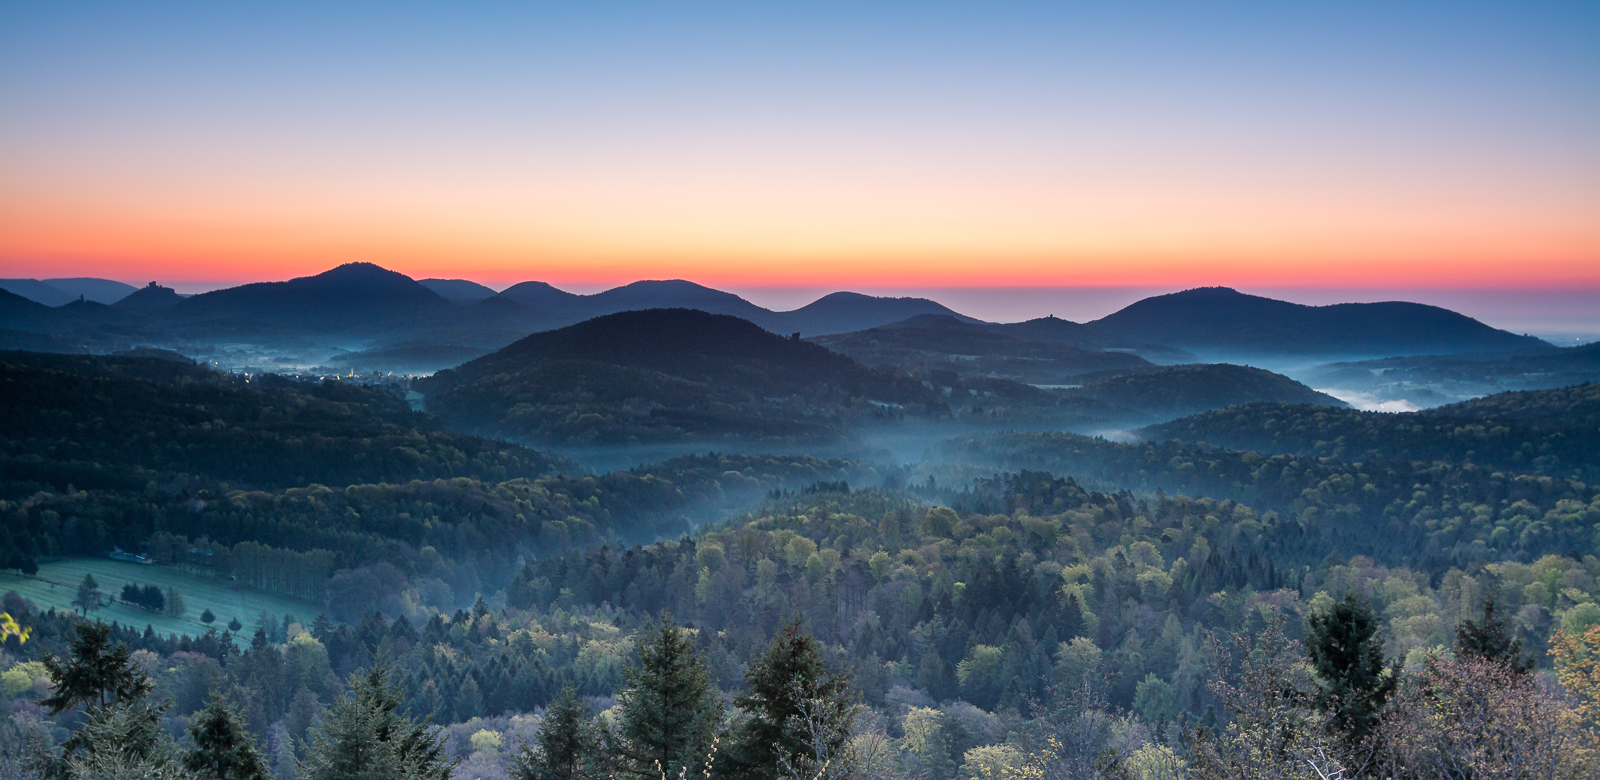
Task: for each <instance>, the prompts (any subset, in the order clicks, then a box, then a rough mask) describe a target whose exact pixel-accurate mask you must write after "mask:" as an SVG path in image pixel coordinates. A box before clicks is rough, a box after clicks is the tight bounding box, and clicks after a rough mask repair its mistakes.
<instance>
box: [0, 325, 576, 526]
mask: <svg viewBox="0 0 1600 780" xmlns="http://www.w3.org/2000/svg"><path fill="white" fill-rule="evenodd" d="M0 383H3V384H4V386H5V387H6V392H5V393H4V394H3V395H0V484H3V485H4V490H3V492H4V493H5V494H7V495H11V496H14V495H19V494H20V495H26V494H27V493H30V492H32V491H34V490H38V489H41V488H44V487H49V488H53V489H56V490H61V489H64V488H65V487H66V486H67V485H68V484H72V485H74V486H75V487H78V488H87V489H96V488H99V489H126V490H140V489H143V488H145V486H146V485H147V483H151V482H154V483H157V484H160V485H170V486H173V487H174V488H175V489H176V488H189V487H199V486H212V485H216V484H219V483H228V484H230V485H233V486H235V487H246V488H251V487H253V488H282V487H295V486H304V485H307V484H310V483H312V482H320V483H323V484H335V485H348V484H352V483H356V482H390V481H405V480H411V479H434V478H441V477H457V476H465V477H475V478H480V479H491V478H492V479H508V478H511V477H518V476H521V477H535V476H539V475H543V474H548V473H551V472H552V471H555V470H557V469H558V468H565V467H567V465H568V464H565V463H564V461H563V460H562V459H560V458H557V457H555V456H550V455H546V454H543V453H539V452H535V451H533V450H528V449H524V448H522V447H517V446H514V445H509V444H505V443H501V442H493V441H489V440H487V439H480V438H477V437H473V436H462V435H459V434H453V433H448V432H446V431H443V430H440V429H439V427H438V425H437V422H436V421H434V420H432V419H431V418H429V417H427V416H426V415H421V414H417V413H415V412H412V411H411V410H410V407H409V406H407V405H406V403H405V402H404V401H401V400H400V399H398V398H396V397H395V396H394V395H392V394H390V393H388V392H386V391H384V390H379V389H372V388H366V387H358V386H352V385H348V384H340V383H326V384H301V383H294V382H289V381H287V380H283V379H278V378H276V377H272V376H265V377H257V378H255V379H253V380H249V381H247V380H245V379H244V378H243V377H238V376H230V375H224V374H218V373H215V372H212V371H210V370H208V369H206V368H204V367H201V366H196V365H194V364H192V363H182V362H178V361H174V360H166V359H159V358H149V357H108V356H87V355H44V354H37V353H28V352H3V353H0Z"/></svg>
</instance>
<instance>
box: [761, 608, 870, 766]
mask: <svg viewBox="0 0 1600 780" xmlns="http://www.w3.org/2000/svg"><path fill="white" fill-rule="evenodd" d="M744 679H745V684H746V685H748V686H749V690H750V693H749V694H748V695H745V696H741V697H739V698H738V699H735V700H734V704H735V705H736V706H738V707H739V709H741V710H743V711H744V712H745V713H746V714H747V715H748V716H749V720H748V721H747V722H746V723H745V724H743V726H742V728H741V729H740V732H739V735H738V738H737V740H736V742H735V744H734V745H733V749H732V751H731V754H732V755H731V757H730V759H729V762H730V764H731V770H730V773H731V774H734V775H736V776H739V777H749V778H776V777H779V776H781V774H782V773H781V770H780V766H783V765H784V763H786V764H787V765H788V766H791V767H799V766H803V765H807V764H820V763H821V762H822V761H823V760H826V759H819V758H818V755H817V754H818V753H823V754H826V756H828V757H832V756H835V755H837V754H839V752H840V751H841V750H842V749H843V748H844V746H845V744H846V743H847V742H848V741H849V739H850V735H851V732H852V730H853V729H854V727H855V718H856V712H857V709H858V708H857V706H856V704H855V702H854V701H852V699H851V694H850V682H849V677H848V676H847V675H835V674H832V673H830V672H829V671H828V668H827V665H826V664H825V663H823V660H822V654H821V653H820V652H819V650H818V647H817V641H816V639H814V638H813V637H812V636H811V634H810V632H807V631H805V630H804V629H803V627H802V626H801V623H800V619H799V618H798V617H796V618H794V619H792V620H789V621H786V622H785V623H784V624H783V626H782V627H780V628H779V630H778V633H777V635H776V636H774V637H773V638H772V643H771V644H770V645H768V647H767V650H766V652H765V653H764V654H762V656H761V657H760V658H757V659H756V660H755V661H754V662H752V663H751V664H750V668H749V670H748V671H746V672H745V676H744ZM780 758H781V759H782V763H781V762H780Z"/></svg>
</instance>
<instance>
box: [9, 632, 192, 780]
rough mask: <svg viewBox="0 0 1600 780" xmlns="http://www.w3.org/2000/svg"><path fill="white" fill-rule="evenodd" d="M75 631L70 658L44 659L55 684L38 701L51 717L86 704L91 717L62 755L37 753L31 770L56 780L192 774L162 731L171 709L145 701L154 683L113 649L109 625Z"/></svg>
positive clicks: (124, 651) (127, 654)
mask: <svg viewBox="0 0 1600 780" xmlns="http://www.w3.org/2000/svg"><path fill="white" fill-rule="evenodd" d="M77 633H78V637H77V638H76V639H75V640H73V642H72V653H71V655H70V656H68V657H66V658H61V657H58V656H56V655H55V654H54V653H47V654H45V656H44V665H45V669H46V670H47V671H48V672H49V673H50V677H51V679H53V680H55V682H56V687H55V692H54V693H53V694H51V695H50V696H49V697H47V698H45V699H43V700H42V701H40V704H42V705H43V706H44V707H45V709H46V710H47V711H49V713H50V714H51V715H60V714H61V713H63V712H67V711H68V710H71V709H73V708H75V707H78V706H82V707H83V708H84V710H85V714H86V715H87V718H86V719H85V722H84V725H83V727H82V728H80V729H78V730H77V731H76V732H74V733H73V734H72V736H70V737H68V738H67V739H66V741H65V742H63V743H62V744H61V753H60V754H59V755H56V754H50V753H42V754H40V755H38V756H37V757H36V758H35V759H34V762H33V763H34V769H36V770H37V771H39V773H40V774H42V775H43V776H45V777H46V778H51V779H52V780H63V779H66V780H78V779H79V778H85V779H87V778H96V780H101V779H103V778H111V777H122V776H127V777H150V778H185V777H187V776H188V775H187V774H186V773H185V772H184V771H183V768H182V767H181V766H179V765H178V763H177V761H176V755H177V754H176V748H175V746H174V745H173V744H172V739H171V738H170V737H168V736H166V735H165V734H164V733H162V731H161V727H160V726H161V718H162V716H163V715H164V714H165V713H166V706H165V705H160V706H154V705H150V704H148V703H146V702H145V701H144V699H145V697H146V696H148V695H149V694H150V691H151V690H153V689H154V687H155V686H154V684H153V683H152V682H151V681H150V678H149V677H147V676H146V675H145V673H144V671H143V670H141V669H140V668H139V667H138V666H136V665H134V664H133V662H132V660H131V655H132V653H131V650H130V649H129V647H128V646H127V645H126V644H120V643H119V644H118V645H117V646H115V647H112V646H111V627H110V626H107V625H106V624H104V623H100V622H94V623H79V624H78V626H77Z"/></svg>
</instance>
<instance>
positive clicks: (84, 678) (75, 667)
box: [39, 621, 155, 715]
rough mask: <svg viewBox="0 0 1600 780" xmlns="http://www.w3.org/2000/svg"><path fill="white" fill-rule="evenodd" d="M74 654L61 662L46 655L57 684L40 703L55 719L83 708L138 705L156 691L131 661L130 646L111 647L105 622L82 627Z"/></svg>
mask: <svg viewBox="0 0 1600 780" xmlns="http://www.w3.org/2000/svg"><path fill="white" fill-rule="evenodd" d="M77 631H78V638H77V639H74V640H73V641H72V654H71V655H70V656H68V657H66V658H61V657H59V656H57V655H56V654H54V653H46V654H45V656H44V667H45V669H46V670H48V671H49V672H50V679H52V680H54V681H55V692H54V693H52V694H50V696H48V697H46V698H44V699H42V700H40V702H39V703H40V704H42V705H44V707H45V709H47V710H49V711H50V714H51V715H60V714H61V713H63V712H66V711H67V710H70V709H72V708H73V707H76V706H79V705H83V706H84V707H86V708H88V709H90V710H97V709H105V708H106V707H109V706H111V705H113V704H124V705H131V704H134V703H137V702H138V701H139V700H141V699H143V698H144V697H145V696H146V695H148V694H149V693H150V691H151V690H153V689H154V688H155V684H154V683H152V682H150V678H149V677H147V676H146V675H145V673H144V671H143V670H141V669H139V668H138V667H137V666H134V664H133V662H132V661H131V660H130V656H131V655H132V653H133V651H132V649H131V648H129V647H128V646H127V645H126V644H123V643H118V644H117V646H116V647H112V646H111V627H110V626H108V625H106V624H105V623H101V622H98V621H96V622H93V623H87V622H86V623H79V624H78V626H77Z"/></svg>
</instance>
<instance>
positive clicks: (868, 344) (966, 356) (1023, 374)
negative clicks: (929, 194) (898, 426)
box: [814, 314, 1151, 384]
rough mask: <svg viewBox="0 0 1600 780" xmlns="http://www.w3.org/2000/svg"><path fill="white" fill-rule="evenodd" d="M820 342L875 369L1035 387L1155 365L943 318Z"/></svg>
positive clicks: (922, 317) (913, 320)
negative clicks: (946, 372)
mask: <svg viewBox="0 0 1600 780" xmlns="http://www.w3.org/2000/svg"><path fill="white" fill-rule="evenodd" d="M814 341H816V342H817V343H818V344H821V345H823V346H825V347H827V348H829V349H832V350H834V351H836V352H839V353H841V354H844V355H849V356H850V357H851V358H854V359H855V360H857V361H858V362H861V363H864V364H866V365H869V366H878V365H890V366H895V367H898V368H900V369H902V370H906V371H916V370H923V371H926V370H931V369H934V368H942V369H947V370H950V371H954V372H956V373H957V374H961V375H986V376H995V377H1002V378H1007V379H1014V380H1017V381H1020V382H1029V383H1033V384H1065V383H1069V382H1071V381H1072V377H1074V376H1077V375H1080V374H1087V373H1093V372H1097V371H1108V370H1114V369H1128V368H1140V367H1150V365H1151V364H1150V363H1149V361H1146V360H1145V359H1143V358H1141V357H1139V356H1137V355H1130V354H1127V353H1124V352H1102V351H1098V350H1089V349H1082V348H1080V347H1075V346H1071V345H1068V344H1059V343H1047V342H1041V341H1032V340H1028V339H1025V338H1019V337H1017V336H1013V335H1009V334H1007V333H1006V332H1004V331H996V330H994V329H992V328H989V327H986V325H984V324H973V323H969V322H964V321H962V320H959V319H957V318H955V317H952V316H949V315H937V314H924V315H919V316H916V317H912V318H910V319H907V320H904V321H901V322H897V323H893V324H891V325H885V326H882V327H878V328H869V329H867V330H861V331H855V332H853V333H841V334H836V335H832V336H820V337H817V338H816V339H814Z"/></svg>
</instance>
